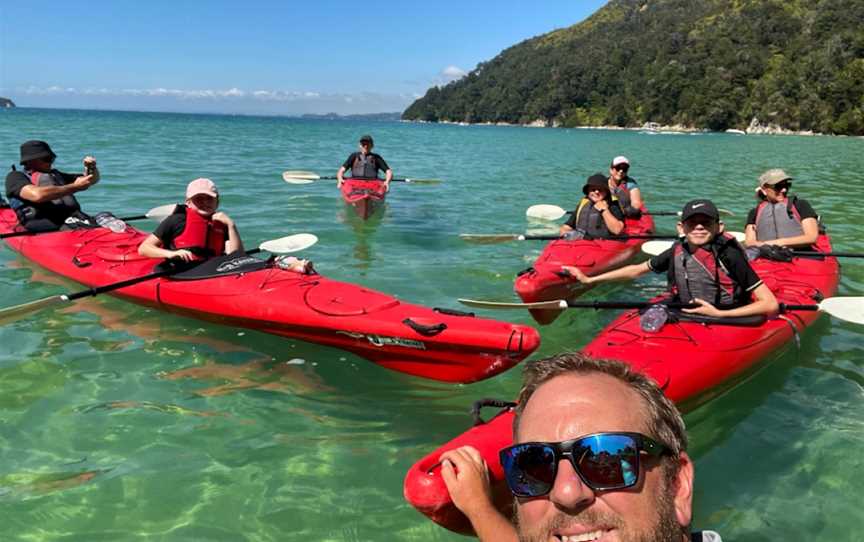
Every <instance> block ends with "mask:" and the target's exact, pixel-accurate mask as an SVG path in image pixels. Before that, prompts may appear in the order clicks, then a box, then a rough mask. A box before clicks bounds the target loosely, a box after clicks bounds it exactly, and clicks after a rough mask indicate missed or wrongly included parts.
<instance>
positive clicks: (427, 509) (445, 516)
mask: <svg viewBox="0 0 864 542" xmlns="http://www.w3.org/2000/svg"><path fill="white" fill-rule="evenodd" d="M816 250H818V251H819V252H822V253H828V252H831V243H830V240H829V239H828V237H827V236H826V235H821V236H820V237H819V240H818V242H817V245H816ZM751 265H752V266H753V269H754V270H755V271H756V273H757V274H758V275H759V277H760V278H761V279H762V280H763V281H765V284H766V285H767V286H768V287H769V288H770V289H771V291H772V292H774V295H775V296H776V297H777V301H778V302H779V303H781V304H786V305H798V304H807V305H812V304H814V303H818V302H820V301H821V300H822V299H824V298H828V297H831V296H833V295H834V294H835V293H836V291H837V285H838V283H839V281H840V266H839V264H838V262H837V259H836V258H835V257H824V256H815V257H796V258H794V259H792V261H791V262H778V261H772V260H767V259H762V258H759V259H757V260H755V261H753V262H751ZM660 300H662V298H658V299H657V301H660ZM682 316H683V315H682ZM818 316H819V314H818V312H817V311H815V310H808V311H804V310H788V311H785V312H783V313H782V314H780V315H779V316H778V317H775V318H769V319H765V318H762V317H745V318H728V319H723V318H719V319H718V318H706V317H700V316H695V317H688V318H687V319H684V318H670V321H668V322H667V323H666V324H665V325H664V326H663V327H662V328H661V329H660V330H659V331H658V332H654V333H651V332H646V331H643V330H642V329H641V326H640V313H639V311H638V310H630V311H627V312H624V313H623V314H621V315H620V316H619V317H617V318H616V319H615V320H613V321H612V322H611V323H610V324H609V325H608V326H606V327H605V328H604V329H603V330H602V331H601V332H600V333H599V334H598V335H597V337H595V338H594V340H592V341H591V342H590V343H589V344H588V345H587V346H585V348H584V349H583V352H585V353H586V354H588V355H590V356H593V357H598V358H612V359H617V360H621V361H623V362H625V363H627V364H629V365H631V366H632V367H633V368H634V369H636V370H637V371H639V372H641V373H644V374H646V375H648V376H649V377H651V378H652V379H654V380H655V381H656V382H657V383H658V384H659V385H660V387H661V388H663V390H664V391H665V393H666V395H667V396H668V397H669V398H670V399H672V400H673V401H674V402H675V403H676V404H677V405H678V407H679V408H680V409H681V410H682V411H684V412H687V411H690V410H693V409H694V408H696V407H697V406H698V405H700V404H702V403H704V402H707V401H709V400H711V399H713V398H715V397H717V396H719V395H720V394H722V393H724V392H726V391H728V390H729V389H731V388H732V387H734V386H736V385H737V384H739V383H741V382H742V381H744V380H746V379H747V378H749V377H750V376H752V375H753V374H755V372H757V371H758V370H759V369H761V368H763V367H765V366H766V365H767V364H768V363H770V362H771V361H773V360H774V359H776V358H778V357H779V356H780V355H781V354H782V353H783V352H784V351H785V350H786V349H787V348H788V347H789V346H791V345H793V344H796V343H797V340H798V336H799V335H800V334H801V333H802V332H803V331H804V330H805V329H806V328H807V327H808V326H810V325H811V324H813V323H814V322H815V321H816V319H817V318H818ZM676 320H677V321H676ZM724 320H725V321H724ZM512 426H513V410H512V408H505V409H503V410H501V411H500V412H499V413H498V414H497V415H496V416H495V417H493V418H492V419H491V420H489V421H487V422H485V423H482V424H480V425H476V426H475V427H472V428H471V429H469V430H467V431H465V432H464V433H462V434H461V435H459V436H457V437H456V438H454V439H453V440H451V441H449V442H447V443H446V444H444V445H442V446H440V447H439V448H437V449H436V450H435V451H433V452H432V453H430V454H428V455H427V456H425V457H423V458H422V459H420V460H419V461H417V462H416V463H415V464H414V465H413V466H412V467H411V468H410V469H409V471H408V473H407V475H406V477H405V481H404V487H403V492H404V496H405V499H406V500H407V501H408V502H409V503H411V504H412V505H413V506H414V507H415V508H417V510H419V511H420V512H422V513H423V514H425V515H426V516H428V517H429V518H430V519H431V520H433V521H434V522H436V523H438V524H440V525H442V526H444V527H446V528H447V529H450V530H452V531H455V532H459V533H463V534H472V533H473V530H472V527H471V524H470V522H469V521H468V519H467V518H466V517H465V516H464V515H463V514H462V512H460V511H459V510H458V509H457V508H456V506H455V505H454V504H453V502H452V501H451V499H450V495H449V493H448V492H447V487H446V485H445V484H444V480H443V479H442V477H441V469H440V463H439V457H440V456H441V454H442V453H443V452H445V451H447V450H451V449H454V448H458V447H460V446H465V445H470V446H473V447H474V448H477V450H478V451H479V452H480V455H481V456H482V457H483V459H484V460H485V461H486V464H487V465H488V466H489V478H490V481H491V483H492V492H493V500H494V502H495V504H496V506H497V507H498V509H499V510H500V511H501V512H502V513H504V514H505V517H510V516H511V511H510V508H509V507H510V506H511V505H512V500H513V497H512V495H511V494H510V491H509V489H508V488H507V484H506V482H505V481H504V475H503V470H502V467H501V464H500V463H499V459H498V452H499V451H500V450H501V449H502V448H505V447H507V446H510V445H511V444H512V443H513V433H512Z"/></svg>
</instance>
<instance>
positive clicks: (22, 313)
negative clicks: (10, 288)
mask: <svg viewBox="0 0 864 542" xmlns="http://www.w3.org/2000/svg"><path fill="white" fill-rule="evenodd" d="M66 301H67V299H66V297H65V296H62V295H55V296H51V297H45V298H42V299H37V300H36V301H30V302H29V303H23V304H21V305H15V306H14V307H9V308H8V309H2V310H0V325H6V324H9V323H12V322H15V321H16V320H21V319H22V318H26V317H27V316H29V315H31V314H33V313H34V312H39V311H41V310H42V309H46V308H48V307H51V306H54V305H59V304H60V303H64V302H66Z"/></svg>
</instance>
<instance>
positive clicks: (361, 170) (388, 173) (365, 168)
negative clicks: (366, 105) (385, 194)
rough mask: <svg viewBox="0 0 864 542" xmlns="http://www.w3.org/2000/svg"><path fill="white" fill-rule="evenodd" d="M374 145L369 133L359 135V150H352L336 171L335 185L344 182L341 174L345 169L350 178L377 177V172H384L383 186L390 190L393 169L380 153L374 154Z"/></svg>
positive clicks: (340, 184)
mask: <svg viewBox="0 0 864 542" xmlns="http://www.w3.org/2000/svg"><path fill="white" fill-rule="evenodd" d="M374 147H375V142H374V141H372V136H371V135H364V136H361V137H360V150H359V152H353V153H351V155H350V156H348V158H347V159H346V160H345V162H344V163H343V164H342V167H340V168H339V171H338V172H336V179H337V181H336V186H337V187H338V186H342V183H343V182H345V179H344V177H343V175H344V174H345V172H346V171H350V172H351V175H350V178H352V179H379V177H378V172H379V171H383V172H384V186H385V188H386V189H387V190H390V180H391V179H393V170H392V169H390V166H388V165H387V162H385V161H384V158H382V157H381V155H380V154H375V153H374V152H372V149H373V148H374Z"/></svg>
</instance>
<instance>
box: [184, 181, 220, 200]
mask: <svg viewBox="0 0 864 542" xmlns="http://www.w3.org/2000/svg"><path fill="white" fill-rule="evenodd" d="M198 194H207V195H208V196H213V197H214V198H218V197H219V191H218V190H216V185H215V184H214V183H213V181H211V180H210V179H203V178H202V179H195V180H194V181H192V182H191V183H189V186H187V187H186V199H192V198H193V197H194V196H197V195H198Z"/></svg>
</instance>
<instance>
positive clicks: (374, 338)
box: [0, 210, 540, 383]
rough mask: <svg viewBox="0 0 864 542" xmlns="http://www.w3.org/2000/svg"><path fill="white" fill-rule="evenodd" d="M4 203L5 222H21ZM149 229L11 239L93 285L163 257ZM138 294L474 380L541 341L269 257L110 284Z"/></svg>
mask: <svg viewBox="0 0 864 542" xmlns="http://www.w3.org/2000/svg"><path fill="white" fill-rule="evenodd" d="M15 224H16V222H15V219H14V213H12V212H11V211H8V210H2V211H0V232H3V233H6V232H9V231H12V229H13V228H14V227H15ZM145 237H146V234H144V233H142V232H140V231H137V230H135V229H134V228H128V229H127V231H126V232H124V233H119V234H118V233H112V232H110V231H109V230H107V229H103V228H96V229H92V230H78V231H71V232H54V233H47V234H40V235H32V236H22V237H14V238H9V239H6V243H7V245H8V246H9V247H10V248H12V249H13V250H15V251H16V252H19V253H20V254H21V255H22V256H24V257H26V258H28V259H30V260H32V261H33V262H35V263H37V264H39V265H41V266H42V267H45V268H46V269H48V270H50V271H53V272H55V273H57V274H60V275H63V276H65V277H68V278H70V279H73V280H75V281H77V282H80V283H81V284H85V285H87V286H100V285H105V284H110V283H113V282H118V281H121V280H126V279H129V278H132V277H137V276H143V275H146V274H148V273H151V272H152V271H153V267H154V265H155V264H156V263H157V262H158V261H157V260H152V259H149V258H143V257H141V256H138V253H137V247H138V244H140V242H141V241H142V240H143V239H144V238H145ZM112 295H116V296H117V297H121V298H123V299H126V300H128V301H132V302H135V303H138V304H142V305H147V306H151V307H154V308H157V309H160V310H164V311H167V312H171V313H175V314H180V315H184V316H189V317H193V318H198V319H201V320H206V321H210V322H215V323H218V324H222V325H227V326H232V327H242V328H249V329H255V330H259V331H263V332H266V333H271V334H274V335H279V336H283V337H288V338H292V339H300V340H303V341H308V342H312V343H316V344H322V345H326V346H332V347H335V348H340V349H343V350H347V351H349V352H352V353H354V354H356V355H358V356H360V357H363V358H365V359H367V360H369V361H372V362H373V363H376V364H378V365H380V366H382V367H386V368H388V369H392V370H394V371H398V372H402V373H406V374H410V375H413V376H418V377H421V378H428V379H432V380H438V381H443V382H460V383H468V382H476V381H478V380H483V379H485V378H489V377H492V376H494V375H496V374H499V373H501V372H503V371H506V370H507V369H509V368H511V367H513V366H514V365H516V364H517V363H519V362H520V361H522V360H523V359H525V358H526V357H527V356H528V355H530V354H531V352H533V351H534V350H535V349H536V348H537V347H538V346H539V344H540V337H539V334H538V333H537V331H536V330H535V329H533V328H531V327H530V326H524V325H518V324H509V323H506V322H500V321H496V320H489V319H484V318H475V317H474V316H473V315H470V314H469V313H459V312H458V311H445V310H443V309H432V308H429V307H423V306H420V305H413V304H410V303H405V302H402V301H400V300H399V299H396V298H395V297H393V296H390V295H387V294H385V293H382V292H377V291H375V290H371V289H367V288H363V287H362V286H358V285H355V284H350V283H345V282H340V281H335V280H332V279H329V278H327V277H324V276H322V275H317V274H316V275H303V274H299V273H294V272H291V271H285V270H282V269H278V268H273V267H268V268H265V269H261V270H258V271H252V272H247V273H242V274H237V275H228V276H220V277H216V278H208V279H200V280H173V279H171V278H170V277H168V278H159V279H154V280H149V281H146V282H142V283H139V284H135V285H133V286H129V287H126V288H122V289H119V290H116V291H114V292H112Z"/></svg>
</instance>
